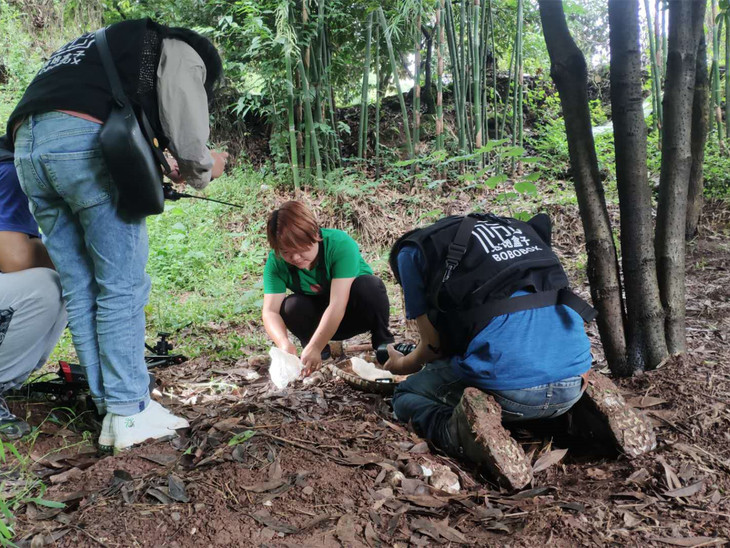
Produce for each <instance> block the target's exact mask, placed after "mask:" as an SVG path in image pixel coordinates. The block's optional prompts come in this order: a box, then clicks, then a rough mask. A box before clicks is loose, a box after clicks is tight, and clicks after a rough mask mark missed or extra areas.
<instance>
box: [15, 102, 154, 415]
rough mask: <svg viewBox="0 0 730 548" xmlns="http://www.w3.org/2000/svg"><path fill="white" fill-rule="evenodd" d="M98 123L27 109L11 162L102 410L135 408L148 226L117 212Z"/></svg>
mask: <svg viewBox="0 0 730 548" xmlns="http://www.w3.org/2000/svg"><path fill="white" fill-rule="evenodd" d="M100 129H101V126H100V125H99V124H96V123H94V122H89V121H87V120H84V119H81V118H77V117H74V116H70V115H68V114H64V113H61V112H47V113H44V114H34V115H31V116H29V117H28V118H27V119H26V120H25V121H24V122H23V124H22V125H21V126H20V128H18V131H17V134H16V137H15V166H16V168H17V169H18V176H19V179H20V185H21V187H22V189H23V191H24V192H25V194H26V195H27V196H28V198H29V200H30V207H31V211H32V212H33V216H34V217H35V219H36V221H37V222H38V225H39V226H40V228H41V231H42V232H43V240H44V243H45V244H46V247H47V248H48V253H49V255H50V256H51V259H53V263H54V264H55V265H56V270H57V271H58V273H59V275H60V277H61V286H62V288H63V298H64V301H65V302H66V310H67V311H68V320H69V327H70V329H71V336H72V339H73V343H74V346H75V347H76V353H77V355H78V358H79V362H80V364H81V365H82V366H83V367H84V369H85V371H86V377H87V379H88V381H89V386H90V388H91V395H92V397H93V399H94V402H95V403H96V406H97V408H98V409H99V412H100V413H104V412H107V411H108V412H111V413H115V414H119V415H132V414H134V413H138V412H140V411H142V410H144V408H145V407H146V406H147V404H148V403H149V388H148V380H149V377H148V375H147V366H146V364H145V360H144V341H145V316H144V307H145V304H147V298H148V296H149V289H150V280H149V276H147V274H146V273H145V265H146V263H147V253H148V242H147V227H146V224H145V221H144V219H142V220H139V221H131V222H130V221H126V220H123V219H121V218H120V217H119V216H118V215H117V211H116V207H115V204H114V197H115V193H114V186H113V185H114V183H113V182H112V180H111V177H110V174H109V171H108V169H107V167H106V164H105V162H104V159H103V158H102V154H101V149H100V145H99V130H100Z"/></svg>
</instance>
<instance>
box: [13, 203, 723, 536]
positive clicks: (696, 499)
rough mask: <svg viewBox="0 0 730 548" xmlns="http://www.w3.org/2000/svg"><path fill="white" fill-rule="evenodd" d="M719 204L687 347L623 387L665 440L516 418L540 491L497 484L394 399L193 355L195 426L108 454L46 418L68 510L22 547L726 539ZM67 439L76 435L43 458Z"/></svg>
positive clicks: (189, 385)
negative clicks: (418, 425)
mask: <svg viewBox="0 0 730 548" xmlns="http://www.w3.org/2000/svg"><path fill="white" fill-rule="evenodd" d="M709 216H710V222H709V224H706V226H705V227H704V228H703V232H702V238H701V239H700V240H699V241H698V242H697V243H694V244H692V245H691V246H690V252H689V255H688V259H687V265H688V295H689V297H688V305H687V310H688V333H689V352H688V354H687V355H686V356H684V357H682V358H680V359H675V360H673V361H672V362H671V363H668V364H666V365H665V366H664V367H662V368H660V369H659V370H657V371H654V372H651V373H647V374H643V375H639V376H637V377H634V378H632V379H630V380H627V381H621V382H620V384H621V386H622V388H623V390H624V392H625V394H626V396H627V398H629V400H630V402H631V403H632V404H633V405H635V406H636V407H638V408H640V409H642V410H643V412H645V413H646V414H647V415H648V417H649V418H650V419H651V421H652V422H653V423H654V424H655V426H656V429H657V434H658V438H659V447H658V449H657V450H656V452H654V453H653V454H651V455H649V456H645V457H641V458H639V459H635V460H628V459H626V458H622V457H619V458H617V459H614V458H606V457H603V456H600V455H596V454H594V453H592V451H591V448H586V447H580V446H574V447H570V448H569V450H568V452H567V454H566V455H565V456H564V457H563V458H562V460H560V461H559V462H554V461H557V459H558V457H559V455H560V453H556V452H555V451H557V450H559V449H560V448H564V445H561V441H560V440H559V437H555V432H553V433H550V432H542V433H540V432H526V431H523V430H517V431H516V432H515V435H516V436H517V437H518V439H520V440H521V441H522V442H524V444H525V448H526V450H527V452H528V454H530V455H531V458H532V459H533V461H534V462H540V463H542V464H548V466H547V467H546V468H545V469H544V470H543V471H540V472H537V473H536V474H535V481H534V483H533V485H532V486H531V487H530V489H528V490H526V491H523V492H521V493H517V494H510V493H505V492H500V491H499V490H498V489H497V488H496V487H495V486H493V485H490V484H489V483H487V482H486V481H485V480H484V479H483V478H480V477H477V476H475V475H474V474H473V472H472V471H470V470H468V469H464V468H462V467H460V466H459V465H458V464H457V463H455V462H453V461H451V460H450V459H448V458H445V457H443V456H439V455H437V454H434V453H432V452H431V451H429V448H428V446H427V445H426V444H425V443H424V442H423V440H420V439H418V438H417V437H416V436H415V435H414V434H413V433H412V432H411V431H409V430H408V429H407V428H406V427H404V426H403V425H399V424H395V423H394V422H393V419H392V416H391V412H390V408H389V405H388V401H387V398H386V399H383V398H381V397H380V396H377V395H371V394H366V393H363V392H358V391H356V390H353V389H352V388H351V387H350V386H348V385H347V384H345V383H344V382H343V381H342V380H340V379H337V378H333V377H331V376H327V375H326V376H325V377H324V379H323V380H322V381H321V382H320V383H319V384H317V385H315V386H303V385H302V384H301V383H298V384H296V385H295V386H294V387H293V388H290V389H288V390H285V391H281V392H276V391H273V390H272V386H271V385H270V383H269V382H268V381H267V378H266V367H265V365H264V363H263V361H262V360H257V359H242V360H240V361H239V362H238V363H237V364H235V365H234V366H225V368H224V367H223V366H220V365H219V364H212V363H208V362H207V361H206V360H205V359H204V358H200V359H196V360H193V361H190V362H187V363H185V364H183V365H182V366H178V367H176V368H171V369H168V370H165V371H164V372H163V373H162V374H161V377H162V379H163V381H164V385H163V392H165V394H166V395H165V397H164V398H165V402H166V403H167V404H168V405H170V407H171V408H173V409H174V410H175V411H177V412H178V413H180V414H183V415H185V416H186V417H188V418H189V419H190V421H191V423H192V427H191V429H190V430H189V431H188V432H187V433H186V434H185V436H184V437H181V438H178V439H176V440H172V441H167V442H160V443H156V444H151V445H146V446H144V447H141V448H136V449H133V450H131V451H129V452H126V453H124V454H122V455H120V456H117V457H106V458H100V457H99V456H98V455H96V454H95V453H94V452H93V448H92V447H91V446H90V445H89V444H88V443H84V442H83V440H82V439H81V438H80V437H79V435H78V434H76V433H74V432H72V431H70V430H68V429H64V430H61V431H59V429H58V427H56V426H55V425H53V424H50V423H46V424H45V425H44V427H43V430H44V432H45V433H44V434H41V436H39V438H38V439H37V441H36V444H35V446H34V447H33V448H32V451H31V455H33V456H34V458H35V459H36V460H37V461H38V462H37V463H36V464H35V465H33V469H34V470H35V471H36V472H37V473H38V474H39V475H40V476H42V477H44V478H46V482H47V483H48V484H49V485H50V487H49V489H48V491H47V492H46V493H45V494H44V498H45V499H49V500H56V501H64V502H65V503H66V505H67V506H66V508H64V509H60V508H48V507H45V506H42V505H39V504H34V503H28V504H27V505H26V506H25V508H24V509H23V511H22V512H20V513H19V515H17V518H18V520H17V523H16V531H17V532H18V539H19V544H21V545H22V544H25V545H30V544H31V542H32V546H42V545H43V543H47V544H49V545H54V546H97V545H101V546H137V545H142V546H171V547H183V546H184V547H187V546H190V547H192V546H209V545H229V546H348V547H350V546H355V547H358V546H371V547H374V546H404V547H405V546H427V545H435V544H447V545H449V544H450V545H460V544H464V545H476V546H485V545H511V546H536V545H539V544H548V543H549V544H550V545H551V546H577V545H592V546H603V545H608V544H612V545H621V546H624V545H628V546H711V545H720V544H723V543H725V542H727V541H726V540H725V539H730V495H729V494H728V493H729V489H730V476H729V475H728V472H730V428H728V426H729V425H730V407H729V406H730V369H729V368H728V363H729V361H728V358H730V351H728V342H729V341H728V337H730V329H729V327H730V297H729V295H730V238H728V223H727V220H728V212H727V211H726V210H719V211H714V212H710V215H709ZM598 365H599V367H600V363H599V364H598ZM257 376H258V378H256V377H257ZM33 409H35V410H34V414H37V415H39V416H40V415H41V414H42V412H43V409H42V408H37V409H36V408H33ZM61 438H62V440H63V444H65V445H66V446H69V445H72V444H74V443H76V445H75V446H74V447H71V448H69V449H67V450H64V451H62V452H60V453H54V454H52V455H46V456H45V457H42V456H43V455H45V454H46V453H47V452H48V451H49V450H50V449H51V448H54V447H58V446H59V445H61V443H60V439H61ZM550 463H552V464H550ZM423 466H425V467H427V468H429V469H431V470H435V471H436V475H441V476H442V477H444V476H445V479H446V480H448V481H446V483H447V484H448V483H453V479H454V477H453V476H449V475H448V474H447V473H446V471H449V472H450V473H452V474H455V476H456V477H458V482H459V489H458V491H457V490H455V491H454V492H452V493H449V492H446V491H442V490H438V489H434V488H433V487H432V486H430V485H429V479H428V478H426V477H424V475H423V474H424V471H423ZM439 469H440V471H439ZM434 477H435V476H434ZM434 477H432V479H431V482H432V483H433V479H434Z"/></svg>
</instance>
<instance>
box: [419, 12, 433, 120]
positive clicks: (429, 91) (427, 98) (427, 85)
mask: <svg viewBox="0 0 730 548" xmlns="http://www.w3.org/2000/svg"><path fill="white" fill-rule="evenodd" d="M421 31H422V32H423V36H424V37H425V38H426V71H425V73H424V82H423V93H422V98H423V102H424V103H425V105H426V114H436V101H435V100H434V98H433V84H432V83H431V61H432V59H433V33H434V31H431V32H427V30H426V27H425V26H423V25H421Z"/></svg>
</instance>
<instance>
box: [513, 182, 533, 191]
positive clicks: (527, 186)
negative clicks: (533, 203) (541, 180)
mask: <svg viewBox="0 0 730 548" xmlns="http://www.w3.org/2000/svg"><path fill="white" fill-rule="evenodd" d="M515 190H516V191H517V192H519V193H521V194H537V187H536V186H535V185H533V184H532V183H528V182H527V181H520V182H519V183H515Z"/></svg>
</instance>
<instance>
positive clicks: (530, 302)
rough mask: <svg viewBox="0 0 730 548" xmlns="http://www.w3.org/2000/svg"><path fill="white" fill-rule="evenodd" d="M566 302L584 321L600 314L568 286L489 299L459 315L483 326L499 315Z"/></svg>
mask: <svg viewBox="0 0 730 548" xmlns="http://www.w3.org/2000/svg"><path fill="white" fill-rule="evenodd" d="M559 304H564V305H565V306H567V307H568V308H572V309H573V310H575V311H576V312H577V313H578V314H579V315H580V317H581V318H583V321H585V322H587V323H590V322H592V321H593V320H595V319H596V316H598V311H596V309H595V308H593V307H592V306H591V305H589V304H588V303H587V302H585V301H584V300H583V299H581V298H580V297H579V296H578V295H576V294H575V293H573V292H572V291H571V290H570V289H568V288H567V287H564V288H562V289H554V290H551V291H539V292H537V293H530V294H529V295H520V296H519V297H512V298H509V299H499V300H494V301H487V302H486V303H483V304H481V305H479V306H475V307H474V308H470V309H469V310H464V311H461V312H459V317H460V319H461V320H463V321H464V323H466V324H479V325H481V326H482V328H483V327H486V325H487V324H488V323H489V322H490V321H491V320H492V318H496V317H497V316H502V315H504V314H512V313H513V312H520V311H522V310H531V309H534V308H544V307H546V306H555V305H559Z"/></svg>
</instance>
